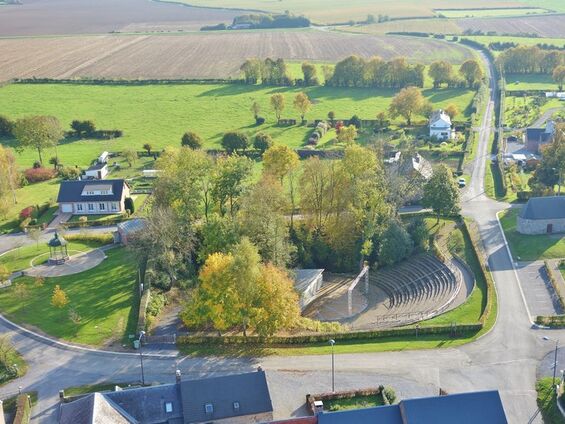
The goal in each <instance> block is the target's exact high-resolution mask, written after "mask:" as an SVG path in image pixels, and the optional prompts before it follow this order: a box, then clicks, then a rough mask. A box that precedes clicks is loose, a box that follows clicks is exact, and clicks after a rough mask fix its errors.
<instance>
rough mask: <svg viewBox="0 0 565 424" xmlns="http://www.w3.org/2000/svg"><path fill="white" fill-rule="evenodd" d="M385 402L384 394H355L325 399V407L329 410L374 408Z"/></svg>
mask: <svg viewBox="0 0 565 424" xmlns="http://www.w3.org/2000/svg"><path fill="white" fill-rule="evenodd" d="M384 404H385V402H384V400H383V397H382V395H380V394H379V395H372V396H355V397H352V398H345V399H333V400H326V401H324V409H326V410H328V411H343V410H346V409H360V408H372V407H374V406H383V405H384Z"/></svg>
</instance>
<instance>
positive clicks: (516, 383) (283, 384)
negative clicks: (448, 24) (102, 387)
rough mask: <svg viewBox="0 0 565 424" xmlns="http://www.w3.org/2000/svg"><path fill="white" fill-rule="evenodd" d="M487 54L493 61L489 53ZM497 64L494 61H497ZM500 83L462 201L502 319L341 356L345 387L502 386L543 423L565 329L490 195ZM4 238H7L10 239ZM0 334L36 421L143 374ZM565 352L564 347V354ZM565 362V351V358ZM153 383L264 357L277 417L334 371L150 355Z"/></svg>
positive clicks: (241, 366) (11, 387)
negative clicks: (538, 294) (33, 398)
mask: <svg viewBox="0 0 565 424" xmlns="http://www.w3.org/2000/svg"><path fill="white" fill-rule="evenodd" d="M482 59H483V61H485V63H487V64H488V61H487V59H486V58H485V57H484V56H483V57H482ZM489 69H490V68H489ZM495 88H496V87H495V83H494V80H493V78H492V69H491V98H490V101H489V102H488V105H487V109H486V113H485V114H484V119H483V122H482V123H481V126H480V129H479V143H478V152H477V155H476V159H475V162H474V166H473V173H472V176H471V180H470V183H469V186H468V188H467V189H466V192H465V193H464V196H463V199H462V208H463V213H464V215H465V216H467V217H470V218H472V219H474V220H475V221H476V223H477V225H478V228H479V232H480V235H481V238H482V241H483V244H484V247H485V250H486V251H487V253H488V262H489V263H488V264H489V267H490V269H491V271H492V274H493V277H494V280H495V283H496V288H497V292H498V318H497V322H496V325H495V327H494V329H493V330H492V331H491V332H490V333H488V334H486V335H485V336H483V337H482V338H481V339H479V340H478V341H476V342H474V343H470V344H467V345H464V346H461V347H457V348H448V349H436V350H421V351H399V352H385V353H363V354H346V355H337V357H336V385H337V388H338V389H342V388H350V387H356V386H357V387H365V386H369V385H373V386H374V385H378V384H382V383H384V384H390V385H392V386H393V387H395V388H396V389H397V391H398V392H399V394H400V395H401V396H402V397H410V396H422V395H432V394H437V392H438V390H439V388H442V389H444V390H446V391H447V392H449V393H457V392H465V391H471V390H487V389H498V390H499V391H500V393H501V396H502V400H503V404H504V408H505V410H506V413H507V415H508V419H509V421H510V422H511V423H517V424H524V423H541V422H542V420H541V416H540V415H539V412H538V410H537V406H536V393H535V389H534V385H535V381H536V375H537V374H539V373H541V374H545V373H546V372H547V371H546V368H539V364H540V363H541V361H542V360H544V357H545V356H546V355H547V354H548V353H549V352H550V351H552V349H553V344H551V343H547V342H544V341H543V340H542V339H541V338H542V336H544V335H548V336H550V337H554V338H559V339H560V340H561V342H565V331H559V330H554V331H549V330H539V329H535V328H534V327H533V326H532V323H531V317H530V316H529V313H528V310H527V307H526V305H525V303H524V301H523V295H522V291H521V288H520V282H519V280H518V276H517V274H516V272H515V270H514V268H513V264H512V259H511V258H510V256H509V253H508V250H507V248H506V245H505V242H504V239H503V235H502V232H501V230H500V227H499V225H498V221H497V218H496V214H497V212H498V211H500V210H503V209H505V208H507V207H508V205H506V204H503V203H498V202H496V201H493V200H491V199H489V198H488V197H487V196H486V195H485V193H484V177H485V166H486V159H487V157H488V154H489V152H488V141H489V136H490V134H491V131H492V128H491V122H492V116H493V113H494V95H495V92H494V90H495ZM3 240H4V239H0V243H4V241H3ZM0 331H1V332H2V333H3V334H6V333H9V334H11V335H13V341H14V343H15V345H16V347H17V349H18V350H19V351H20V352H21V353H22V354H23V356H24V358H25V360H26V361H27V362H28V364H29V371H28V373H27V375H25V376H24V377H23V378H21V379H19V380H17V381H14V382H12V383H10V384H8V385H6V386H4V387H2V388H1V389H0V395H1V396H0V397H2V396H5V395H6V394H8V393H13V392H15V391H17V389H18V386H21V387H22V388H23V390H37V391H38V392H39V403H38V405H37V406H36V407H35V408H34V410H33V418H32V422H34V423H38V422H40V423H49V424H50V423H55V422H57V412H58V391H59V389H61V388H64V387H69V386H77V385H82V384H92V383H96V382H101V381H115V382H132V381H138V380H139V358H138V356H137V355H136V354H125V355H124V354H117V353H103V352H93V351H88V350H78V349H74V348H65V347H61V346H56V345H52V344H50V343H48V342H46V341H45V340H41V339H37V338H35V337H30V336H29V334H27V333H26V332H24V331H21V330H19V329H15V328H13V327H12V326H10V325H9V324H7V323H6V322H3V321H0ZM564 356H565V354H564ZM564 360H565V358H564ZM545 361H546V362H547V359H546V360H545ZM144 363H145V374H146V379H147V380H148V381H156V382H162V383H163V382H172V381H174V372H175V369H177V368H178V369H180V370H181V372H182V373H183V374H184V375H185V376H187V375H188V376H200V375H210V374H214V373H230V372H240V371H248V370H251V369H254V368H255V367H256V366H257V365H258V364H261V366H262V367H263V368H264V369H265V370H266V371H267V374H268V378H269V386H270V389H271V393H272V397H273V403H274V408H275V417H276V418H284V417H287V416H296V415H300V414H301V413H302V412H303V410H302V409H301V405H302V404H303V403H304V396H305V394H306V393H309V392H315V391H320V390H324V389H326V390H327V387H328V384H329V379H330V374H329V370H330V369H331V362H330V361H329V359H328V356H321V355H316V356H300V357H265V358H217V357H207V358H183V357H176V358H146V359H145V360H144Z"/></svg>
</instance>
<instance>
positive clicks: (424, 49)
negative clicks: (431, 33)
mask: <svg viewBox="0 0 565 424" xmlns="http://www.w3.org/2000/svg"><path fill="white" fill-rule="evenodd" d="M352 54H357V55H359V56H363V57H371V56H375V55H377V56H381V57H382V58H383V59H392V58H394V57H398V56H405V57H408V58H410V60H411V61H414V62H422V63H430V62H432V61H434V60H437V59H447V60H450V61H451V62H452V63H462V62H464V61H465V60H466V59H468V58H470V57H471V56H472V52H471V51H470V50H469V49H467V48H465V47H464V46H460V45H456V44H447V43H444V42H441V41H438V40H427V39H416V38H406V37H400V36H396V37H394V36H372V35H359V34H344V33H341V32H335V31H334V32H324V31H318V30H300V31H255V32H253V31H248V32H244V33H238V34H237V35H236V36H234V34H233V33H232V32H228V31H222V32H214V33H209V32H208V33H195V34H190V35H186V34H185V35H176V36H173V35H169V36H166V35H162V36H156V35H130V36H126V35H106V36H76V37H48V38H21V39H0V81H1V80H7V79H11V78H16V77H19V78H31V77H48V78H77V77H104V78H130V79H132V78H142V79H143V78H146V79H147V78H227V77H237V76H239V67H240V66H241V64H242V63H243V62H244V60H245V59H246V58H250V57H260V58H266V57H273V58H278V57H282V58H284V59H288V60H298V61H300V60H305V59H308V60H316V61H322V62H336V61H338V60H341V59H343V58H345V57H347V56H350V55H352Z"/></svg>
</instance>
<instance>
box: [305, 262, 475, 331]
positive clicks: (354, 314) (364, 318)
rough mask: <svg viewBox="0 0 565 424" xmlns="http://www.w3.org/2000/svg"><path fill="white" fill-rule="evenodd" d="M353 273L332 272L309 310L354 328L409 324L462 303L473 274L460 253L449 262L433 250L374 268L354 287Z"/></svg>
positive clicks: (322, 318)
mask: <svg viewBox="0 0 565 424" xmlns="http://www.w3.org/2000/svg"><path fill="white" fill-rule="evenodd" d="M353 278H354V277H352V276H349V278H346V276H340V278H336V276H330V278H328V279H326V282H325V283H324V286H322V289H321V294H320V296H318V298H317V300H316V301H314V302H313V303H312V304H310V305H309V307H308V308H307V310H306V311H305V315H306V316H309V317H311V318H316V319H319V320H322V321H336V320H337V321H340V322H342V323H344V324H348V325H349V326H351V327H352V328H353V329H359V330H361V329H373V328H386V327H395V326H400V325H407V324H411V323H415V322H418V321H422V320H425V319H429V318H431V317H434V316H437V315H439V314H441V313H444V312H446V311H448V310H450V309H453V308H455V307H457V306H459V305H460V304H462V303H463V302H464V301H465V300H466V298H467V297H468V296H469V295H470V294H471V291H472V290H473V286H474V279H473V276H472V274H471V272H470V271H469V270H468V268H467V267H466V265H465V264H463V263H462V262H461V261H459V260H457V259H454V258H453V259H449V260H448V261H447V262H446V263H443V262H442V261H440V260H439V259H438V258H437V257H435V256H433V255H430V254H421V255H417V256H414V257H412V258H410V259H408V260H406V261H403V262H401V263H399V264H396V265H394V266H393V267H391V268H389V269H382V270H378V271H376V272H372V271H371V272H369V278H368V284H366V285H365V284H359V285H358V286H357V287H355V289H354V290H353V291H352V302H351V305H352V308H348V303H349V300H348V289H349V283H350V282H352V281H353Z"/></svg>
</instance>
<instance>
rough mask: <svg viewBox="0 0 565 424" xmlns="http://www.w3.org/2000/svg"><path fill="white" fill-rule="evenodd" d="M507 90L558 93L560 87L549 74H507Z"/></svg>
mask: <svg viewBox="0 0 565 424" xmlns="http://www.w3.org/2000/svg"><path fill="white" fill-rule="evenodd" d="M542 40H543V38H542ZM505 88H506V91H519V90H544V91H557V88H558V87H557V84H556V83H555V81H553V78H552V77H551V75H549V74H506V85H505Z"/></svg>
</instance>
